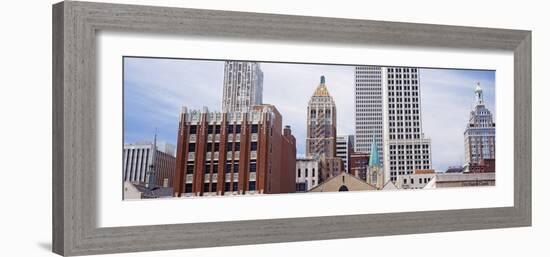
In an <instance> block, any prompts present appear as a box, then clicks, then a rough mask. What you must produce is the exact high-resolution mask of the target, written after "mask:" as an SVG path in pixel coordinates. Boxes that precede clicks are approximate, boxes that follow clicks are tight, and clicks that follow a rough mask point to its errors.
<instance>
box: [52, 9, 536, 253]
mask: <svg viewBox="0 0 550 257" xmlns="http://www.w3.org/2000/svg"><path fill="white" fill-rule="evenodd" d="M101 30H109V31H120V32H148V33H170V34H180V35H198V36H215V37H232V38H241V39H244V40H246V39H259V40H282V41H296V42H298V41H299V42H305V43H307V42H330V43H346V44H354V45H364V44H384V45H399V46H418V47H442V48H460V49H480V50H504V51H513V52H514V156H515V159H514V167H513V168H514V206H513V207H500V208H481V209H461V210H445V211H422V212H404V213H388V214H365V215H346V216H325V217H308V218H287V219H271V220H244V221H231V222H211V223H200V224H166V225H155V226H133V227H112V228H99V227H97V226H96V223H95V221H96V181H97V180H96V177H97V174H96V169H97V157H96V156H97V153H98V149H97V145H96V144H97V143H96V136H97V131H96V118H97V111H96V110H97V108H96V107H97V106H96V105H97V101H98V99H97V93H96V80H97V78H96V40H95V37H96V33H97V32H98V31H101ZM52 83H53V167H52V170H53V251H54V252H55V253H58V254H61V255H67V256H68V255H87V254H102V253H117V252H134V251H151V250H165V249H180V248H195V247H213V246H230V245H241V244H260V243H276V242H290V241H304V240H322V239H336V238H351V237H367V236H384V235H396V234H412V233H430V232H443V231H458V230H473V229H490V228H506V227H519V226H530V225H531V32H530V31H522V30H507V29H491V28H474V27H458V26H442V25H428V24H412V23H399V22H383V21H370V20H352V19H336V18H321V17H303V16H290V15H275V14H258V13H244V12H229V11H212V10H198V9H185V8H168V7H151V6H137V5H119V4H107V3H91V2H73V1H65V2H61V3H58V4H55V5H54V6H53V81H52ZM305 231H308V233H305Z"/></svg>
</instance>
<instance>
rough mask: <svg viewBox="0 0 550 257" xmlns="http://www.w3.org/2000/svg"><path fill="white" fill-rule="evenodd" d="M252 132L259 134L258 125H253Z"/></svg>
mask: <svg viewBox="0 0 550 257" xmlns="http://www.w3.org/2000/svg"><path fill="white" fill-rule="evenodd" d="M250 130H251V132H252V133H258V124H253V125H252V127H251V128H250Z"/></svg>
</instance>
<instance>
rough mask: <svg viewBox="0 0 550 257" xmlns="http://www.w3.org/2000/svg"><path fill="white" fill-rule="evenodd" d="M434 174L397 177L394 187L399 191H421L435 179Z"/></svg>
mask: <svg viewBox="0 0 550 257" xmlns="http://www.w3.org/2000/svg"><path fill="white" fill-rule="evenodd" d="M435 175H436V174H435V173H427V174H409V175H401V176H397V182H396V183H395V185H396V186H397V188H399V189H423V188H424V187H425V186H426V185H427V184H428V183H430V181H431V180H432V179H433V178H434V177H435Z"/></svg>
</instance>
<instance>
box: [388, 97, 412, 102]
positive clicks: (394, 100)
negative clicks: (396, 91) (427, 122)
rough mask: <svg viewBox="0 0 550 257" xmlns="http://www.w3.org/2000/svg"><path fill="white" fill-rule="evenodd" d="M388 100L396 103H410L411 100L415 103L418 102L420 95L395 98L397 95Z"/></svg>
mask: <svg viewBox="0 0 550 257" xmlns="http://www.w3.org/2000/svg"><path fill="white" fill-rule="evenodd" d="M388 102H390V103H394V102H398V103H401V102H406V103H409V102H413V103H418V97H406V98H399V97H398V98H395V97H390V98H388Z"/></svg>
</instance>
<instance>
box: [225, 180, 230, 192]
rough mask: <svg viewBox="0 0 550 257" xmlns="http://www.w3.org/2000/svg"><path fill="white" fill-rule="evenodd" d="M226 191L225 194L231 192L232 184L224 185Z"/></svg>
mask: <svg viewBox="0 0 550 257" xmlns="http://www.w3.org/2000/svg"><path fill="white" fill-rule="evenodd" d="M224 191H225V192H229V191H231V183H229V182H225V184H224Z"/></svg>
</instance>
